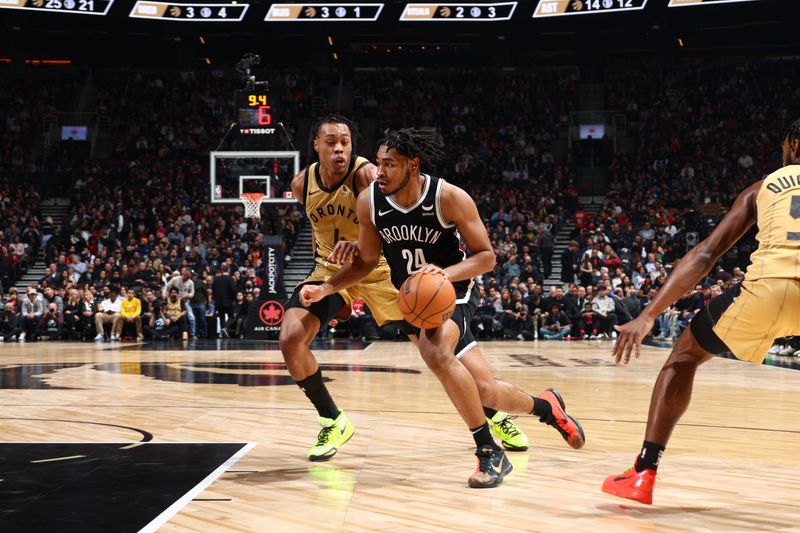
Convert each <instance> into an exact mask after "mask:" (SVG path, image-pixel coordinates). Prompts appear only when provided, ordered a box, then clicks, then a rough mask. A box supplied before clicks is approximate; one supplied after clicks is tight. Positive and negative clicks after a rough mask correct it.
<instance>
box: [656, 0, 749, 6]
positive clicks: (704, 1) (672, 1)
mask: <svg viewBox="0 0 800 533" xmlns="http://www.w3.org/2000/svg"><path fill="white" fill-rule="evenodd" d="M757 1H759V0H669V6H668V7H684V6H712V5H715V4H733V3H738V2H757Z"/></svg>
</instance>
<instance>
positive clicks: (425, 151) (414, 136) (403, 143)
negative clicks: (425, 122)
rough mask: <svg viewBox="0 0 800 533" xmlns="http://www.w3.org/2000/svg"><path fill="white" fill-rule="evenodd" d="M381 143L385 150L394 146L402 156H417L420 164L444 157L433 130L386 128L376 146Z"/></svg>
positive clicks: (437, 137)
mask: <svg viewBox="0 0 800 533" xmlns="http://www.w3.org/2000/svg"><path fill="white" fill-rule="evenodd" d="M381 145H383V146H385V147H386V149H387V150H391V149H392V148H394V149H395V151H396V152H397V153H398V154H400V155H402V156H403V157H408V158H411V159H413V158H415V157H418V158H419V161H420V164H426V165H427V164H431V163H433V162H435V161H436V160H438V159H441V158H442V157H444V150H442V145H441V143H440V142H439V136H438V135H437V134H436V131H435V130H417V129H413V128H403V129H401V130H386V132H385V133H384V137H383V139H381V140H380V141H378V146H381Z"/></svg>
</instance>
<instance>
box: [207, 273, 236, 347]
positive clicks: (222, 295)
mask: <svg viewBox="0 0 800 533" xmlns="http://www.w3.org/2000/svg"><path fill="white" fill-rule="evenodd" d="M229 273H230V267H229V266H228V265H222V266H221V267H220V269H219V272H218V273H217V275H216V276H215V277H214V281H213V282H212V283H211V290H212V293H213V296H214V303H215V304H216V306H217V315H218V316H219V323H220V326H221V327H222V332H221V333H222V334H223V335H225V325H226V324H227V323H228V321H229V320H230V319H231V318H233V315H232V313H233V302H234V299H235V298H236V284H235V283H234V281H233V277H231V276H230V274H229Z"/></svg>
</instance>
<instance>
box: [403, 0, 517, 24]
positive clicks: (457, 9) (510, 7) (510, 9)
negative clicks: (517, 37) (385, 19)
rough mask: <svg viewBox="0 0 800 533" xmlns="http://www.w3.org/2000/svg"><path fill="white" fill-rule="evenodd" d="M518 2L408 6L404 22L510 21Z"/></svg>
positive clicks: (404, 14) (404, 12) (404, 13)
mask: <svg viewBox="0 0 800 533" xmlns="http://www.w3.org/2000/svg"><path fill="white" fill-rule="evenodd" d="M516 8H517V2H502V3H498V4H466V3H459V4H407V5H406V7H405V9H403V13H402V14H401V15H400V20H401V21H403V22H410V21H414V22H464V21H489V22H491V21H497V20H510V19H511V16H512V15H513V14H514V11H515V10H516Z"/></svg>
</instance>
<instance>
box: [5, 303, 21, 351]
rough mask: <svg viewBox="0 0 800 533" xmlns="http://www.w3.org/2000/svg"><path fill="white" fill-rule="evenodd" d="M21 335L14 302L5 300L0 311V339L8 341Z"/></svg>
mask: <svg viewBox="0 0 800 533" xmlns="http://www.w3.org/2000/svg"><path fill="white" fill-rule="evenodd" d="M21 335H22V328H21V327H20V317H19V313H17V310H16V309H15V308H14V304H12V303H11V302H6V304H5V305H4V306H3V310H2V311H0V340H2V341H3V342H9V341H10V340H12V339H13V338H14V337H16V338H17V339H19V337H20V336H21Z"/></svg>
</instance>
